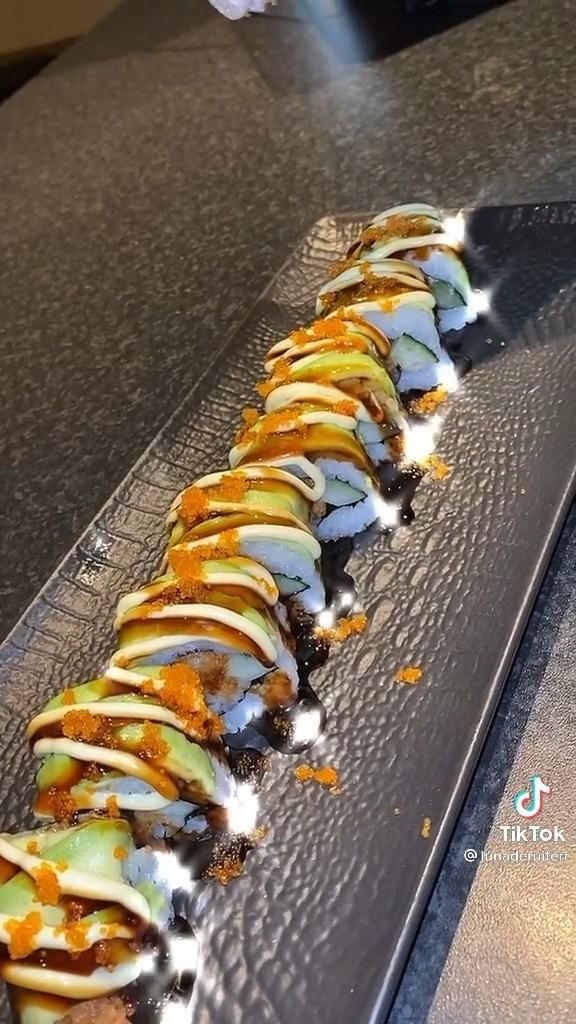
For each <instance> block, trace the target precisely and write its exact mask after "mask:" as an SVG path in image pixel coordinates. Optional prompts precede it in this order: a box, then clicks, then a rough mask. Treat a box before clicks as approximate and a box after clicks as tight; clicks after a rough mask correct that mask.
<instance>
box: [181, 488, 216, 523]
mask: <svg viewBox="0 0 576 1024" xmlns="http://www.w3.org/2000/svg"><path fill="white" fill-rule="evenodd" d="M208 514H209V509H208V498H207V497H206V495H205V493H204V491H203V490H201V488H199V487H187V488H186V490H185V491H183V493H182V497H181V498H180V505H179V508H178V515H179V516H180V518H181V519H183V520H184V522H185V523H187V524H188V525H192V523H196V522H198V520H199V519H205V518H206V516H207V515H208Z"/></svg>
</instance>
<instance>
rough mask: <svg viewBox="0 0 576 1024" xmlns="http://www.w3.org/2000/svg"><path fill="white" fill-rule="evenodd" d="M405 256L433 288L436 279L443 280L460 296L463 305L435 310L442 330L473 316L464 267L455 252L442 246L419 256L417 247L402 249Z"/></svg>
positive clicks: (459, 326)
mask: <svg viewBox="0 0 576 1024" xmlns="http://www.w3.org/2000/svg"><path fill="white" fill-rule="evenodd" d="M404 259H405V260H406V261H407V262H408V263H411V264H412V265H413V266H415V267H418V268H419V269H420V270H422V271H423V273H424V274H425V275H426V277H427V278H428V283H429V285H430V287H431V288H432V290H433V291H434V284H435V282H436V281H445V282H446V283H447V284H449V285H451V287H452V288H454V289H455V290H456V291H457V292H458V294H459V295H461V296H462V299H463V303H464V304H463V305H461V306H451V307H450V308H448V309H438V310H437V317H438V323H439V326H440V331H441V333H442V334H447V333H448V331H459V330H461V329H462V328H463V327H465V326H466V324H470V323H472V322H473V321H474V320H476V318H477V315H478V313H477V310H476V309H475V307H474V303H473V300H472V288H471V286H470V281H469V278H468V274H467V271H466V268H465V266H464V264H463V263H462V260H461V259H460V257H459V256H458V254H457V253H450V252H446V251H445V250H443V249H431V250H430V252H429V254H428V255H427V256H426V258H425V259H421V258H420V257H419V255H418V250H417V249H415V250H414V251H413V252H408V253H405V255H404Z"/></svg>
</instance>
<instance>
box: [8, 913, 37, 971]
mask: <svg viewBox="0 0 576 1024" xmlns="http://www.w3.org/2000/svg"><path fill="white" fill-rule="evenodd" d="M4 927H5V928H6V931H7V932H8V935H9V936H10V939H9V942H8V953H9V954H10V959H11V960H22V959H23V958H24V957H25V956H30V953H33V952H34V950H35V948H36V943H35V941H34V940H35V938H36V936H37V935H38V933H39V932H40V931H41V929H42V915H41V914H40V913H39V912H38V911H37V910H31V911H30V913H29V914H26V917H24V918H23V919H22V920H21V921H20V920H18V918H16V917H14V918H12V919H11V920H10V921H6V923H5V925H4Z"/></svg>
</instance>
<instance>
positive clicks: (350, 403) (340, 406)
mask: <svg viewBox="0 0 576 1024" xmlns="http://www.w3.org/2000/svg"><path fill="white" fill-rule="evenodd" d="M356 409H357V405H356V402H355V401H354V399H353V398H343V399H342V400H341V401H340V402H335V403H334V405H333V406H332V411H333V412H339V413H340V414H341V415H342V416H354V417H356Z"/></svg>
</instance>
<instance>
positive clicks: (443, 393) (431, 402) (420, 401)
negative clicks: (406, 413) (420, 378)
mask: <svg viewBox="0 0 576 1024" xmlns="http://www.w3.org/2000/svg"><path fill="white" fill-rule="evenodd" d="M447 398H448V389H447V388H445V387H444V386H443V385H442V384H441V385H440V387H438V388H435V389H434V391H426V393H425V394H423V395H421V396H420V398H416V399H414V401H413V402H411V403H410V412H414V413H416V414H417V415H418V416H426V414H427V413H430V412H435V411H436V409H437V408H438V406H439V405H442V403H443V402H445V401H446V399H447Z"/></svg>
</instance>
